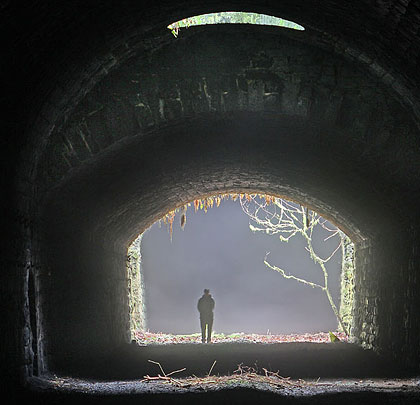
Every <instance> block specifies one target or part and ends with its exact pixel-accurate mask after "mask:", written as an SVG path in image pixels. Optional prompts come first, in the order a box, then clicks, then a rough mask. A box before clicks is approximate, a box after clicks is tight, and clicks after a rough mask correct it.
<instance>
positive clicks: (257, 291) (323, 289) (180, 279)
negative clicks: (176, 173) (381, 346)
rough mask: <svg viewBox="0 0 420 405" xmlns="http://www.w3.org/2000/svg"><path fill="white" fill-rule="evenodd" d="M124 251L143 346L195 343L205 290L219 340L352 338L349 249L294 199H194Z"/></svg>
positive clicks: (135, 332)
mask: <svg viewBox="0 0 420 405" xmlns="http://www.w3.org/2000/svg"><path fill="white" fill-rule="evenodd" d="M187 216H188V220H187ZM269 252H271V253H269ZM127 253H128V254H127V258H128V260H127V273H128V279H129V290H130V294H129V295H130V297H129V301H130V319H131V334H132V339H133V340H137V341H139V336H141V338H140V339H141V340H142V344H147V342H149V343H150V342H155V343H156V341H162V342H163V341H166V342H167V341H168V339H169V340H171V342H172V343H177V342H186V341H188V342H191V341H192V342H195V340H199V334H198V329H199V328H197V319H196V318H197V309H196V300H197V295H199V294H200V293H202V289H203V288H210V291H211V292H212V294H214V297H215V299H216V307H215V324H214V331H217V333H216V335H215V336H216V341H221V339H225V338H227V336H229V339H233V340H235V339H236V338H241V339H245V338H246V337H245V336H247V334H248V335H249V334H253V336H257V335H258V336H260V337H261V336H262V335H264V336H265V337H264V341H265V342H267V339H269V337H270V336H271V335H282V336H283V338H284V339H286V340H284V341H287V339H292V340H293V341H296V339H301V338H302V334H310V335H311V336H312V337H311V339H315V340H317V339H318V340H319V339H325V336H326V337H327V338H328V332H329V331H335V332H338V333H341V334H342V335H340V336H344V335H346V336H345V338H346V339H347V337H348V336H349V334H350V333H349V331H350V329H351V324H352V315H351V314H352V307H353V270H354V245H353V243H352V242H351V240H350V239H349V238H348V237H347V236H346V235H345V234H344V233H343V232H342V231H341V230H340V229H339V228H337V227H335V226H334V225H333V224H331V223H330V222H328V221H327V220H326V219H324V218H323V217H321V216H320V215H319V214H317V213H316V212H314V211H312V210H311V209H309V208H307V207H304V206H302V205H300V204H298V203H295V202H291V201H287V200H284V199H281V198H277V197H274V196H270V195H262V194H225V195H216V196H212V197H204V198H201V199H196V200H194V201H191V202H190V203H187V204H185V205H183V206H179V207H178V208H176V209H174V210H172V211H169V212H168V213H167V214H166V215H165V216H164V217H162V218H161V220H159V221H157V222H156V223H155V224H154V225H152V226H151V227H150V228H149V229H148V230H147V231H145V232H143V233H142V234H141V235H139V237H138V238H137V239H135V240H134V242H133V243H132V244H131V245H130V246H129V248H128V252H127ZM268 253H269V255H268ZM330 259H331V260H330ZM327 280H328V281H327ZM149 332H150V333H149ZM158 333H160V335H158ZM317 333H318V335H317ZM319 333H321V334H322V333H324V337H320V336H321V335H319ZM244 334H245V335H244ZM293 334H297V335H293ZM299 334H300V335H299ZM181 335H182V336H183V337H181ZM292 335H293V336H292ZM315 335H317V336H318V337H317V338H314V336H315ZM163 336H165V337H163ZM168 336H171V338H169V337H168ZM186 336H188V337H186ZM232 336H236V337H234V338H232ZM270 338H271V337H270ZM253 339H254V338H253ZM146 341H147V342H146ZM319 341H321V340H319Z"/></svg>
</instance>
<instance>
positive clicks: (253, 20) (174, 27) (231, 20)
mask: <svg viewBox="0 0 420 405" xmlns="http://www.w3.org/2000/svg"><path fill="white" fill-rule="evenodd" d="M207 24H257V25H274V26H277V27H285V28H291V29H294V30H299V31H302V30H304V28H303V27H302V26H301V25H299V24H296V23H294V22H292V21H288V20H284V19H283V18H278V17H274V16H270V15H265V14H257V13H246V12H236V11H223V12H220V13H210V14H201V15H197V16H195V17H188V18H184V19H183V20H180V21H177V22H174V23H172V24H170V25H168V28H169V29H170V30H171V32H172V34H173V35H174V36H175V37H177V36H178V34H179V29H180V28H188V27H191V26H193V25H207Z"/></svg>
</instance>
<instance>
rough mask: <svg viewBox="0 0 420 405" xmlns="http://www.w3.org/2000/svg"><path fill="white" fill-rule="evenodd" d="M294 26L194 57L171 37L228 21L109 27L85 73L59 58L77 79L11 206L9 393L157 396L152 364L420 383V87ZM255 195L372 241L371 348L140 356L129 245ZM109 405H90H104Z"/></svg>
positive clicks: (81, 65)
mask: <svg viewBox="0 0 420 405" xmlns="http://www.w3.org/2000/svg"><path fill="white" fill-rule="evenodd" d="M187 3H188V2H187ZM251 3H252V2H251ZM57 7H58V6H57ZM127 7H128V9H127V10H131V8H130V7H131V6H129V5H127ZM132 7H134V8H135V7H137V6H132ZM276 7H277V6H274V3H273V4H272V5H271V6H270V5H268V6H267V7H259V6H258V7H256V9H259V11H261V12H264V11H265V12H267V13H269V14H270V15H271V14H272V15H279V14H280V13H279V12H270V9H273V10H274V11H275V9H276ZM322 7H324V6H322ZM110 8H112V7H110ZM134 8H133V10H134ZM263 8H265V9H263ZM284 9H285V10H286V11H287V10H289V13H287V12H286V14H284V15H285V17H288V18H291V19H292V20H293V21H297V22H299V23H302V24H303V26H305V31H296V32H295V31H292V30H283V29H278V27H267V26H243V25H229V26H228V25H225V26H206V27H200V26H198V27H190V28H189V29H188V30H185V31H183V33H182V36H179V37H178V38H175V37H174V36H173V35H172V34H171V32H169V31H168V30H167V28H166V27H167V26H168V24H170V23H171V21H177V20H178V19H179V18H182V17H185V15H198V14H199V13H206V12H211V11H213V10H209V9H208V8H207V9H206V7H200V6H194V7H192V6H191V7H187V9H186V10H183V11H182V13H181V12H179V10H178V11H174V10H172V11H171V12H168V15H167V16H165V18H161V17H159V18H158V17H156V16H151V21H152V22H151V23H150V25H149V24H143V23H144V22H142V23H139V22H138V21H137V22H135V21H134V20H133V21H132V20H131V18H134V17H135V16H138V15H140V14H139V13H138V10H137V9H136V10H137V12H134V11H133V13H132V15H131V16H130V15H129V14H130V13H128V12H126V13H125V14H124V16H121V15H120V14H119V13H120V11H118V12H115V13H112V14H109V15H108V17H106V18H105V17H104V16H105V14H106V13H105V11H104V13H105V14H103V15H102V14H98V17H97V18H98V24H99V21H100V19H101V18H104V21H105V20H106V22H107V24H105V25H104V27H105V26H106V27H109V35H108V34H106V35H104V38H103V42H101V41H102V40H101V41H99V40H98V38H97V36H95V35H96V34H92V33H91V36H90V38H91V39H92V42H89V41H84V37H83V33H86V32H88V31H89V30H88V29H87V26H84V25H83V24H81V25H80V37H78V36H75V37H74V44H73V43H72V44H71V45H69V50H68V52H69V54H67V53H66V52H67V51H66V50H63V51H62V52H63V53H59V52H57V54H54V52H49V54H50V55H51V58H57V61H58V60H60V58H61V57H62V58H63V59H62V60H61V62H60V66H61V67H62V71H60V69H58V68H57V71H54V72H52V71H51V72H49V75H47V74H46V75H45V80H46V79H47V78H49V79H51V78H52V77H54V78H55V79H54V80H50V82H49V84H48V85H47V81H44V79H43V80H40V82H39V83H40V84H39V89H38V90H39V95H40V96H41V95H42V97H40V98H39V100H42V102H41V101H40V102H36V103H35V102H34V100H32V97H34V98H36V96H38V93H36V92H34V93H33V95H31V96H28V95H27V96H26V98H25V100H27V101H28V104H30V102H31V103H32V104H31V105H32V106H33V108H30V109H28V111H29V112H28V119H27V121H25V123H24V124H22V125H24V130H22V133H24V134H26V135H25V136H27V138H25V139H26V140H27V142H26V141H25V142H23V141H22V142H21V143H19V142H20V141H19V142H18V141H16V142H17V146H16V150H18V149H19V152H16V156H19V158H18V159H16V162H17V163H14V164H15V166H16V170H15V171H14V172H13V173H15V174H16V175H15V177H13V178H12V177H11V178H12V180H10V182H12V181H14V182H15V184H14V185H13V198H11V202H10V207H9V206H7V207H8V209H9V208H10V212H11V213H12V215H10V218H9V217H7V218H6V220H7V221H9V222H10V229H13V230H14V231H13V232H14V234H13V235H14V237H15V242H13V243H10V246H9V245H7V246H9V249H8V250H9V252H8V253H7V255H6V256H5V261H6V263H9V262H10V263H15V264H16V266H15V265H13V266H12V265H10V268H12V267H13V269H15V268H16V269H17V271H13V272H12V271H11V272H10V273H9V272H7V273H5V275H4V277H5V280H6V283H4V284H3V286H2V288H3V289H4V294H2V299H3V298H4V305H5V308H7V309H10V311H8V315H7V316H6V317H5V319H4V320H3V322H4V325H5V328H3V330H4V331H5V332H4V333H5V334H7V336H6V338H5V340H4V342H5V350H4V354H3V356H4V359H5V360H4V362H3V366H4V367H5V368H8V367H9V365H10V368H11V370H12V371H11V372H9V371H8V370H6V371H5V375H9V374H10V375H11V377H10V380H11V381H13V384H12V385H13V387H15V386H18V387H20V386H21V385H22V381H23V382H24V384H26V385H25V386H26V387H28V386H29V387H30V386H31V384H35V385H36V384H39V385H42V381H44V380H47V379H48V376H51V375H53V374H56V375H58V376H64V375H66V376H71V377H75V378H87V379H99V380H114V381H117V382H118V381H119V382H121V381H122V380H124V379H133V380H138V379H139V378H142V377H144V376H145V375H147V376H149V377H150V376H153V375H154V373H155V372H156V364H150V362H148V360H153V361H154V362H156V363H158V364H164V363H165V362H166V367H172V366H173V368H174V369H176V368H177V367H186V368H187V371H185V372H183V374H182V373H181V374H180V376H181V375H182V376H187V375H190V373H191V374H195V375H197V376H200V375H206V374H208V375H210V374H211V373H210V372H209V368H210V367H211V368H210V370H211V371H212V372H213V371H214V372H215V373H220V374H221V375H224V374H228V373H229V372H232V368H234V367H235V366H237V364H239V363H241V362H242V363H243V364H247V363H248V364H251V365H252V364H255V362H258V363H259V364H260V365H262V367H263V368H265V369H266V370H275V369H276V367H277V366H278V370H279V372H281V373H282V374H283V375H286V376H291V377H292V378H296V379H299V378H301V377H305V378H313V379H316V378H318V377H321V378H341V377H346V378H356V379H359V378H368V377H371V378H376V377H396V376H397V377H406V376H409V377H410V378H411V377H413V378H414V376H416V375H417V374H418V371H419V362H418V358H419V355H420V352H419V350H420V349H419V347H420V345H418V336H419V331H420V317H419V316H418V311H417V307H418V303H419V297H420V296H419V292H418V291H420V289H419V288H418V283H419V278H418V277H417V276H418V274H417V273H418V267H419V266H418V263H419V260H420V259H419V249H418V242H419V236H418V235H419V234H418V229H419V225H418V224H419V223H420V222H419V220H418V212H417V211H418V209H417V206H416V201H417V194H418V192H417V188H418V187H417V185H418V184H420V180H419V178H418V170H417V169H418V156H417V150H418V145H419V137H418V131H419V129H418V128H419V125H418V116H419V114H418V111H417V101H416V97H415V95H413V94H414V93H413V92H412V91H411V90H412V88H411V90H410V84H412V82H410V80H407V81H405V80H403V79H404V78H403V79H401V76H399V75H398V72H397V71H396V70H392V69H389V71H387V70H386V69H385V68H383V66H382V63H384V65H386V63H388V62H389V61H391V60H393V59H392V58H384V59H382V60H378V61H376V60H373V59H371V58H369V57H367V56H366V54H365V53H364V52H363V51H357V49H363V46H364V45H363V44H361V43H360V44H356V43H351V44H352V46H354V48H353V47H352V46H351V45H348V44H349V43H350V42H346V41H344V39H342V38H341V37H335V36H334V35H332V34H330V32H331V33H332V32H334V29H333V28H331V29H330V28H328V27H327V25H325V22H326V21H330V18H329V17H328V14H326V15H325V21H323V20H322V19H321V20H320V26H321V25H322V26H323V29H322V30H317V29H315V28H313V27H315V26H316V24H315V23H316V21H315V20H314V19H313V18H312V17H310V16H308V15H307V14H305V13H304V15H302V18H301V19H299V18H296V17H298V13H297V11H296V10H295V8H294V6H291V5H288V6H286V5H285V6H284ZM114 11H115V10H114ZM277 11H278V10H277ZM39 12H41V11H39ZM93 14H94V13H92V16H93ZM157 14H159V13H157ZM111 15H112V18H111V17H110V16H111ZM57 16H58V17H57V18H58V19H57V21H61V20H60V18H61V17H60V13H57ZM73 17H74V16H73ZM73 17H72V18H73ZM72 18H70V20H71V19H72ZM75 18H76V17H75ZM95 18H96V17H95ZM111 20H112V21H113V24H114V23H115V27H114V26H113V24H109V23H110V21H111ZM128 20H130V21H131V22H130V23H129V22H128ZM158 20H159V21H158ZM123 21H124V24H122V22H123ZM330 22H331V21H330ZM86 24H87V22H86ZM64 26H66V24H63V27H64ZM92 26H94V27H99V26H100V24H99V25H98V26H96V25H92ZM140 26H143V27H145V28H144V31H142V30H141V29H139V28H138V27H140ZM331 26H332V27H333V26H334V25H331ZM70 27H73V26H72V25H70ZM118 27H120V28H121V27H124V29H121V31H119V32H118V34H117V31H118ZM336 28H337V27H336ZM63 29H64V28H63ZM66 29H67V28H66ZM68 29H70V28H68ZM114 31H115V36H113V33H114ZM356 31H357V30H356ZM92 32H93V31H92ZM104 32H107V31H106V30H104ZM337 32H338V31H337ZM337 32H336V34H337ZM349 32H350V31H349ZM337 35H338V34H337ZM345 35H347V34H345V33H344V34H343V38H344V37H345ZM36 38H37V37H34V41H35V42H36V41H37V40H36ZM66 38H67V37H66ZM93 38H96V40H94V39H93ZM340 38H341V39H340ZM369 38H370V37H369ZM371 39H372V38H371ZM66 43H68V41H67V42H66ZM90 46H92V47H93V48H95V52H94V53H92V55H90V51H89V49H90V48H89V47H90ZM108 46H109V49H107V47H108ZM110 49H111V50H110ZM366 49H367V48H366ZM378 49H379V48H378ZM366 52H367V53H368V54H369V52H368V50H366ZM46 54H48V52H47V53H45V54H44V53H43V54H42V55H46ZM40 55H41V54H40ZM42 55H41V56H42ZM94 55H100V56H98V57H97V58H96V57H95V56H94ZM35 59H36V58H34V60H35ZM93 59H95V60H93ZM36 60H38V59H36ZM66 61H67V63H66ZM70 61H71V63H70ZM389 63H391V62H389ZM41 65H42V66H43V67H41ZM52 66H56V65H54V64H52ZM44 68H45V69H46V70H48V69H47V64H46V63H43V64H40V67H39V69H40V71H42V69H44ZM407 69H408V68H407ZM52 70H53V69H52ZM27 74H29V73H27ZM33 75H34V78H36V77H38V76H36V72H35V71H34V73H33ZM39 77H40V78H42V77H43V75H42V73H40V75H39ZM400 79H401V80H400ZM34 81H36V80H35V79H34ZM25 83H26V82H25ZM28 83H30V80H29V79H28ZM44 85H45V86H46V87H45V92H43V91H44V90H42V86H44ZM22 92H23V90H22ZM25 92H26V90H25ZM35 104H36V106H35ZM29 114H32V115H31V117H30V118H29ZM11 121H12V120H11V119H10V122H11ZM18 121H19V120H15V122H18ZM22 121H23V120H22ZM19 125H20V124H19ZM22 128H23V127H22ZM17 132H18V131H16V130H14V132H13V133H17ZM22 136H23V135H22ZM19 139H20V138H19ZM12 155H13V154H12ZM12 155H11V156H12ZM13 156H15V155H13ZM13 156H12V158H13ZM12 158H9V160H8V161H10V159H12ZM7 173H8V172H7ZM252 193H256V194H261V195H271V196H278V197H284V198H288V199H290V200H292V201H296V202H298V203H299V204H301V205H302V206H304V207H307V209H308V210H311V211H312V212H317V213H320V214H321V215H322V216H323V217H324V218H326V219H328V220H329V221H331V222H332V223H334V224H336V225H337V226H339V228H340V229H341V230H342V231H343V232H345V234H346V235H348V236H349V237H350V239H351V240H352V241H353V243H354V246H355V268H356V271H355V274H354V303H353V312H352V316H353V321H352V328H351V337H352V339H353V342H354V343H353V344H352V345H348V346H346V347H347V348H344V347H343V346H342V345H340V344H338V345H336V346H333V345H329V346H328V349H326V348H321V346H319V347H318V348H315V347H312V346H307V347H306V348H305V349H304V350H302V347H298V346H293V347H292V346H288V348H287V349H285V348H284V347H283V348H280V347H278V346H275V345H274V346H273V347H270V348H269V349H267V348H266V347H264V346H261V345H260V346H258V345H253V346H249V345H248V346H246V347H245V346H242V347H240V348H238V349H237V351H236V349H234V350H232V347H233V346H229V347H226V346H222V345H221V346H217V345H214V346H209V348H206V349H205V350H204V351H203V349H202V348H200V347H201V346H200V345H196V348H193V349H191V348H187V349H186V351H185V350H179V351H177V346H176V345H174V346H171V347H168V348H162V347H157V348H156V347H138V346H136V345H133V344H131V341H132V331H133V326H132V319H130V316H131V310H132V308H133V306H132V305H131V304H132V303H131V302H130V294H129V289H130V288H131V284H130V280H129V279H128V277H127V267H126V265H127V247H128V246H129V245H130V243H131V242H132V241H133V240H134V239H136V237H137V236H138V235H140V234H142V233H143V232H144V231H145V230H146V229H148V228H149V227H150V226H151V225H152V224H153V223H154V222H156V221H157V220H159V219H160V218H162V217H164V216H165V215H167V213H168V212H170V211H172V210H174V209H175V208H177V207H181V206H183V205H184V204H186V203H188V202H191V201H194V200H199V199H202V198H207V197H209V196H214V195H226V194H244V195H245V194H252ZM12 200H13V201H12ZM11 207H12V208H11ZM7 212H9V211H7ZM9 258H10V260H9ZM8 268H9V267H8ZM169 287H170V286H169ZM2 291H3V290H2ZM130 308H131V309H130ZM141 316H143V315H142V314H141V313H140V314H139V317H140V319H141ZM337 359H339V363H340V367H337V366H336V365H337ZM181 360H182V361H183V363H182V364H180V361H181ZM216 361H217V363H215V362H216ZM267 367H268V368H267ZM166 371H168V370H166ZM270 372H271V371H270ZM163 374H165V373H163ZM164 377H166V375H164ZM416 381H417V380H414V379H412V380H410V384H412V385H410V387H412V391H410V395H413V398H414V397H415V395H417V394H416V392H415V390H416V389H417V385H418V383H417V382H416ZM56 383H57V381H53V383H52V384H56ZM146 383H147V381H146V382H142V384H146ZM49 384H50V383H49ZM416 384H417V385H416ZM12 385H11V386H12ZM49 387H50V388H51V385H49ZM363 387H365V388H362V391H360V392H358V393H361V395H362V396H363V395H364V391H363V389H367V388H366V387H367V386H363ZM382 388H383V387H382ZM382 388H381V389H382ZM400 388H401V387H399V388H396V390H397V391H398V390H399V389H400ZM354 389H355V390H356V391H357V387H356V388H354ZM410 389H411V388H410ZM105 390H106V389H105ZM145 390H146V391H147V389H146V388H145V386H143V385H142V386H141V388H140V391H141V393H140V394H141V395H146V396H147V395H148V394H147V393H145V392H146V391H145ZM188 390H189V388H188V389H187V391H188ZM140 391H139V392H140ZM190 391H191V394H192V395H193V394H194V393H193V391H194V390H190ZM25 392H26V391H25ZM159 392H160V391H159ZM381 392H382V391H381ZM398 392H399V391H398ZM38 394H39V393H38ZM38 394H36V393H35V394H33V392H32V391H31V388H30V389H29V391H27V395H28V396H29V397H31V396H37V395H38ZM140 394H139V395H140ZM48 395H49V394H48ZM51 395H52V396H54V394H51ZM101 395H102V394H101ZM127 395H128V396H130V394H127ZM372 395H373V394H372ZM381 395H382V394H381ZM383 395H386V394H383ZM40 398H42V395H41V394H40ZM92 398H93V397H92ZM92 398H90V399H86V398H85V399H86V401H87V402H89V401H90V400H92V401H93V400H96V399H99V398H100V397H99V396H98V397H97V398H96V397H95V398H93V399H92ZM349 398H350V397H349ZM53 399H54V398H53ZM130 400H132V398H131V397H130Z"/></svg>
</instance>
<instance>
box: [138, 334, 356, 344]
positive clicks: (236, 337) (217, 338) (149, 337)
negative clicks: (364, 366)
mask: <svg viewBox="0 0 420 405" xmlns="http://www.w3.org/2000/svg"><path fill="white" fill-rule="evenodd" d="M334 335H335V336H336V337H337V338H339V340H340V341H341V342H348V337H347V336H346V335H345V334H344V333H343V332H334ZM135 340H136V342H137V344H139V345H141V346H147V345H150V344H152V345H168V344H202V343H201V334H199V333H194V334H189V335H173V334H170V333H152V332H142V331H136V332H135ZM304 342H307V343H330V342H331V339H330V334H329V332H318V333H302V334H297V333H295V334H281V335H272V334H266V335H261V334H256V333H250V334H247V333H243V332H239V333H231V334H228V335H226V334H224V333H215V334H213V336H212V343H213V344H217V343H260V344H275V343H304Z"/></svg>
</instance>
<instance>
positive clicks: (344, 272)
mask: <svg viewBox="0 0 420 405" xmlns="http://www.w3.org/2000/svg"><path fill="white" fill-rule="evenodd" d="M341 251H342V262H341V263H342V264H341V302H340V316H341V319H342V321H343V323H344V325H345V327H346V328H347V330H348V331H349V332H350V330H351V326H352V324H353V302H354V244H353V242H352V241H351V240H350V238H349V237H348V236H345V237H344V239H343V243H342V245H341ZM341 330H343V329H342V328H341ZM350 333H351V332H350Z"/></svg>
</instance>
